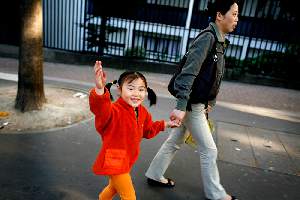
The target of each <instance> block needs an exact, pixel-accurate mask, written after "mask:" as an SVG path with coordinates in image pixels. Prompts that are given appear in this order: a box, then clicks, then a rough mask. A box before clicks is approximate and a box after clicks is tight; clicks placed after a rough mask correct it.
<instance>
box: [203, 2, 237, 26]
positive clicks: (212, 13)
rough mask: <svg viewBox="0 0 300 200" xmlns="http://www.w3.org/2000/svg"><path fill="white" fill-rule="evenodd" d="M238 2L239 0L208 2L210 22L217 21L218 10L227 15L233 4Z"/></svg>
mask: <svg viewBox="0 0 300 200" xmlns="http://www.w3.org/2000/svg"><path fill="white" fill-rule="evenodd" d="M235 3H236V4H238V3H239V0H215V2H212V1H209V2H208V4H207V9H206V12H207V15H208V17H209V22H215V21H216V15H217V12H220V13H221V14H222V15H225V14H226V13H227V12H228V11H229V10H230V7H231V6H232V5H233V4H235Z"/></svg>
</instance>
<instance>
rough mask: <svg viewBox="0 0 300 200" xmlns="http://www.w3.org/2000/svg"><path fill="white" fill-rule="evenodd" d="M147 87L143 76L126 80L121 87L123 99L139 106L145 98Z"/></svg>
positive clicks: (133, 105) (134, 105)
mask: <svg viewBox="0 0 300 200" xmlns="http://www.w3.org/2000/svg"><path fill="white" fill-rule="evenodd" d="M146 93H147V88H146V87H145V83H144V81H143V80H142V79H141V78H138V79H135V80H133V81H131V82H129V81H125V82H124V83H123V85H122V87H121V88H120V95H121V97H122V99H123V100H124V101H125V102H126V103H128V104H129V105H131V106H132V107H134V108H135V107H138V106H139V105H140V104H141V103H142V102H143V101H144V99H145V96H146Z"/></svg>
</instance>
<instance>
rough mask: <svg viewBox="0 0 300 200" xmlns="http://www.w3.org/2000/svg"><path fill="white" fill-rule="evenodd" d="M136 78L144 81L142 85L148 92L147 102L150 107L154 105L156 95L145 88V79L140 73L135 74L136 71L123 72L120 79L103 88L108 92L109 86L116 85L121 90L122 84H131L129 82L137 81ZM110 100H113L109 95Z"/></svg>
mask: <svg viewBox="0 0 300 200" xmlns="http://www.w3.org/2000/svg"><path fill="white" fill-rule="evenodd" d="M138 78H140V79H142V80H143V81H144V83H145V87H146V88H147V92H148V100H149V101H150V106H152V105H154V104H156V94H155V92H154V91H153V90H152V89H151V88H149V87H148V86H147V81H146V78H145V76H144V75H143V74H141V73H140V72H136V71H126V72H124V73H122V74H121V75H120V77H119V79H118V80H114V81H112V82H110V83H107V84H106V85H105V87H106V88H107V89H108V91H109V92H110V88H111V86H112V85H113V84H116V83H118V85H119V87H120V88H121V87H122V85H123V83H124V82H125V81H129V82H131V81H133V80H136V79H138ZM110 99H111V100H113V96H112V95H110Z"/></svg>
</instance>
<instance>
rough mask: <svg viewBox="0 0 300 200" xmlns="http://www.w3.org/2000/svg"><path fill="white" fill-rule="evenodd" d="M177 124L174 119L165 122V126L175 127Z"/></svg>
mask: <svg viewBox="0 0 300 200" xmlns="http://www.w3.org/2000/svg"><path fill="white" fill-rule="evenodd" d="M179 126H180V124H179V123H176V122H175V120H173V121H167V122H165V127H166V128H177V127H179Z"/></svg>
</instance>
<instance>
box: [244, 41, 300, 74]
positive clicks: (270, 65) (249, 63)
mask: <svg viewBox="0 0 300 200" xmlns="http://www.w3.org/2000/svg"><path fill="white" fill-rule="evenodd" d="M298 55H299V46H290V47H289V49H288V50H287V52H285V53H282V52H268V51H266V52H264V53H263V54H262V55H261V56H258V57H255V58H247V59H246V60H245V61H244V63H243V67H244V68H246V69H247V72H248V73H250V74H254V75H262V76H269V77H274V78H283V79H294V80H296V78H297V77H296V76H297V73H296V67H297V66H300V60H299V56H298Z"/></svg>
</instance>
